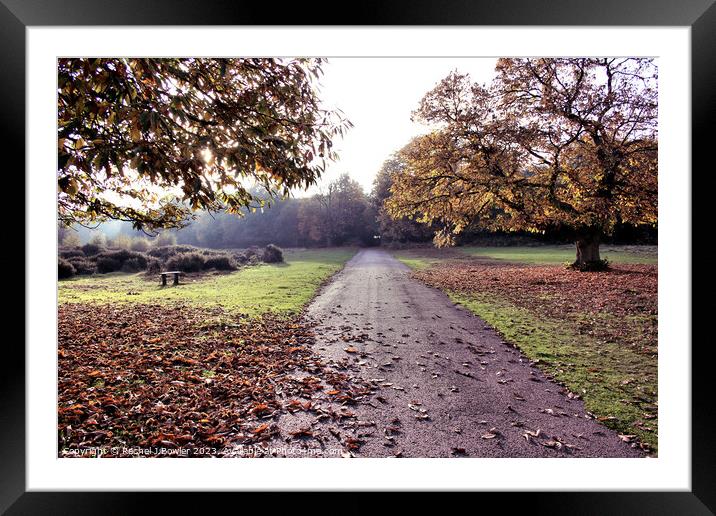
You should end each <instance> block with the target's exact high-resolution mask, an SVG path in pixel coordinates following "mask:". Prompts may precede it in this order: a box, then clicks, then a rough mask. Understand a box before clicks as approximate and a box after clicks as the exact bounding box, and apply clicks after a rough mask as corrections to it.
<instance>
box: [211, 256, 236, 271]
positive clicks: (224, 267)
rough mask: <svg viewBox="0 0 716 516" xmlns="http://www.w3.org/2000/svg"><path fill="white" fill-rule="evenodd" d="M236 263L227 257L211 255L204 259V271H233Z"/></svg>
mask: <svg viewBox="0 0 716 516" xmlns="http://www.w3.org/2000/svg"><path fill="white" fill-rule="evenodd" d="M236 268H237V267H236V263H234V260H233V259H232V258H231V256H228V255H212V256H208V257H207V258H206V261H205V262H204V269H216V270H217V271H234V270H236Z"/></svg>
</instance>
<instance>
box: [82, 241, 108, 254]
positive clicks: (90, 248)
mask: <svg viewBox="0 0 716 516" xmlns="http://www.w3.org/2000/svg"><path fill="white" fill-rule="evenodd" d="M81 249H82V252H83V253H85V256H95V255H97V254H99V253H103V252H104V251H105V250H106V249H105V248H104V246H101V245H98V244H92V243H90V244H85V245H83V246H82V247H81Z"/></svg>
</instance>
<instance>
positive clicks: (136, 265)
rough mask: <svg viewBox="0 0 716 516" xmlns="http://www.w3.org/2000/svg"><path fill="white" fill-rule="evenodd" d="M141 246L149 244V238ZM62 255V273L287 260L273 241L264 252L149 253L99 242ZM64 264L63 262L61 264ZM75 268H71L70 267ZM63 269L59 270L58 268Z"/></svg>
mask: <svg viewBox="0 0 716 516" xmlns="http://www.w3.org/2000/svg"><path fill="white" fill-rule="evenodd" d="M134 241H135V243H136V242H139V241H142V243H141V244H139V246H138V247H143V246H144V245H145V244H146V245H148V243H147V240H146V239H143V238H142V239H134ZM59 258H60V259H61V260H63V261H64V264H63V265H61V267H63V272H62V273H61V274H64V275H68V274H69V276H63V277H70V276H72V275H75V274H94V273H100V274H106V273H109V272H117V271H122V272H128V273H133V272H140V271H146V272H147V274H158V273H159V272H161V271H162V270H179V271H182V272H200V271H206V270H217V271H235V270H236V269H238V268H239V266H241V265H255V264H258V263H259V262H260V261H261V260H263V261H265V262H266V263H280V262H283V251H282V250H281V249H280V248H279V247H277V246H275V245H273V244H270V245H268V246H267V247H266V249H265V250H264V251H263V252H261V251H260V250H259V249H258V248H256V247H253V248H249V249H247V250H245V251H243V252H241V251H239V250H234V251H231V250H219V249H201V248H198V247H194V246H190V245H170V246H161V247H154V248H149V250H148V251H147V252H146V253H143V252H138V251H132V250H129V249H109V250H108V249H105V248H104V247H102V246H99V245H96V244H86V245H84V246H82V247H81V248H74V249H72V248H63V249H61V250H60V256H59ZM58 267H60V265H58ZM70 267H71V268H70ZM58 270H59V269H58Z"/></svg>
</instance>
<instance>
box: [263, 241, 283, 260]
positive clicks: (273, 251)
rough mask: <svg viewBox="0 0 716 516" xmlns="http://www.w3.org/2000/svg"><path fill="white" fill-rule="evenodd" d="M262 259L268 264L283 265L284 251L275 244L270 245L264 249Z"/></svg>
mask: <svg viewBox="0 0 716 516" xmlns="http://www.w3.org/2000/svg"><path fill="white" fill-rule="evenodd" d="M262 259H263V261H264V262H266V263H282V262H283V250H282V249H281V248H280V247H278V246H275V245H273V244H269V245H267V246H266V249H264V254H263V256H262Z"/></svg>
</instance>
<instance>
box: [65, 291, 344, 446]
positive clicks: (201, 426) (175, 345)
mask: <svg viewBox="0 0 716 516" xmlns="http://www.w3.org/2000/svg"><path fill="white" fill-rule="evenodd" d="M225 316H226V314H224V313H223V312H222V311H221V310H220V309H218V308H217V309H214V308H202V309H197V308H190V307H187V306H178V305H177V306H171V307H168V306H155V305H126V306H109V305H105V306H101V305H92V306H89V305H81V304H66V305H62V306H61V307H60V309H59V351H58V355H57V356H58V366H59V369H58V374H59V378H58V396H59V401H58V439H59V448H60V455H61V456H62V455H68V454H69V450H70V449H76V448H84V447H89V446H106V447H113V446H117V447H119V448H120V449H121V448H123V447H132V446H142V447H144V446H163V447H178V446H182V447H186V448H187V449H189V455H192V454H195V453H198V452H197V451H196V450H199V449H202V447H205V448H206V447H210V448H214V449H216V450H219V449H220V448H221V447H223V446H230V445H233V444H251V443H254V442H257V441H264V440H268V439H271V438H272V437H273V436H274V435H275V434H276V433H277V431H278V430H277V429H276V426H275V424H274V423H273V420H272V418H275V417H276V415H277V414H280V413H281V411H297V410H305V411H308V410H312V408H313V402H312V401H311V399H310V398H311V397H312V396H314V395H322V393H323V392H324V387H323V385H328V392H329V393H331V392H333V393H334V395H335V396H334V397H335V400H336V401H338V402H341V403H347V402H353V397H354V396H355V393H354V391H353V390H351V388H350V385H349V380H348V379H347V377H345V376H344V375H340V374H337V373H334V372H332V371H330V370H329V369H328V368H327V366H325V365H323V364H322V363H321V362H320V361H319V360H317V358H316V356H315V355H314V354H312V352H311V351H310V344H311V343H312V342H313V340H312V339H313V336H312V333H311V331H310V330H309V329H308V328H306V327H305V326H303V325H301V324H299V323H298V322H296V321H291V320H285V319H281V318H278V317H274V316H270V315H269V316H265V317H263V318H259V319H254V320H251V321H243V322H242V324H234V325H226V324H216V325H214V324H212V323H210V322H208V321H211V320H212V319H213V318H215V317H225ZM235 342H243V343H244V345H242V346H241V347H240V348H238V349H237V348H236V346H235V345H234V344H233V343H235ZM297 369H305V370H308V371H311V372H312V373H313V374H317V373H320V374H321V376H322V378H323V380H321V379H319V378H317V377H316V376H302V377H300V378H299V379H296V378H292V377H291V376H290V375H289V374H287V373H290V372H291V371H293V370H297ZM279 391H280V392H281V393H282V395H284V396H286V397H288V398H289V399H290V401H288V402H286V403H281V402H279V399H278V398H277V396H278V392H279ZM296 398H309V399H305V400H301V399H296ZM203 453H204V454H212V453H216V454H219V453H220V452H219V451H216V452H212V451H210V450H206V451H204V452H203ZM117 454H119V455H121V454H122V452H121V451H120V452H117Z"/></svg>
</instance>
